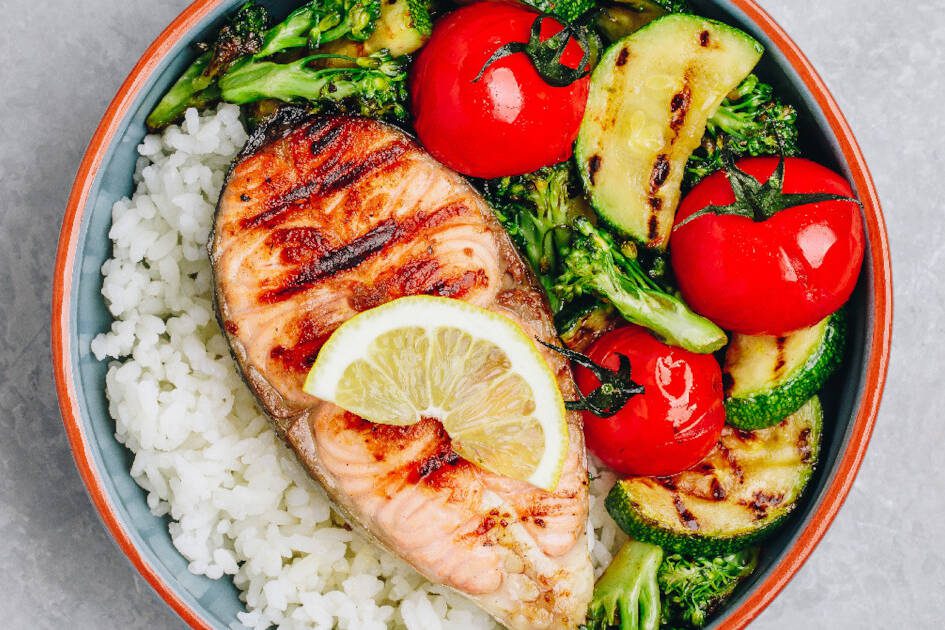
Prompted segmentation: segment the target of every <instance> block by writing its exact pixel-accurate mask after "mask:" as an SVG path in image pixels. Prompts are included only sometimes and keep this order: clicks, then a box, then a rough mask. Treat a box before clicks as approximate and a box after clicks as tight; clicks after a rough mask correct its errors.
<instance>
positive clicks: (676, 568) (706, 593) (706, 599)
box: [657, 548, 758, 628]
mask: <svg viewBox="0 0 945 630" xmlns="http://www.w3.org/2000/svg"><path fill="white" fill-rule="evenodd" d="M757 566H758V549H757V548H754V549H745V550H743V551H739V552H736V553H730V554H727V555H724V556H718V557H715V558H686V557H684V556H681V555H679V554H673V555H671V556H667V557H666V558H664V559H663V564H661V565H660V570H659V574H658V575H657V580H658V582H659V585H660V592H661V593H662V594H663V599H662V604H663V615H662V616H663V624H664V626H666V625H669V626H670V627H676V626H679V625H686V626H690V627H695V628H701V627H703V626H704V625H705V624H706V622H707V621H708V618H709V615H711V614H712V613H713V612H715V611H716V610H718V609H719V608H720V607H721V606H722V605H723V604H724V603H725V600H727V599H728V598H729V597H730V596H731V595H732V592H733V591H734V590H735V588H736V587H737V586H738V585H739V584H740V583H741V582H742V581H743V580H744V579H745V578H746V577H748V576H749V575H751V574H752V573H753V572H754V570H755V567H757Z"/></svg>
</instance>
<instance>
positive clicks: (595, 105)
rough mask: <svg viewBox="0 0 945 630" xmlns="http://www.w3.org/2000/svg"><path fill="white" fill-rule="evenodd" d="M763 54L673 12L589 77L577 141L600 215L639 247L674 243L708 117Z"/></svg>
mask: <svg viewBox="0 0 945 630" xmlns="http://www.w3.org/2000/svg"><path fill="white" fill-rule="evenodd" d="M763 52H764V48H762V46H761V44H759V43H758V42H757V41H755V40H754V39H752V38H751V37H749V36H748V35H746V34H745V33H743V32H742V31H740V30H738V29H736V28H733V27H731V26H728V25H726V24H722V23H720V22H715V21H713V20H709V19H706V18H702V17H698V16H695V15H686V14H674V15H668V16H666V17H663V18H660V19H658V20H656V21H654V22H651V23H650V24H649V25H647V26H645V27H644V28H642V29H640V30H639V31H637V32H636V33H634V34H633V35H630V36H629V37H626V38H624V39H621V40H619V41H618V42H616V43H615V44H614V45H613V46H611V47H610V48H609V49H608V50H607V52H605V53H604V56H603V58H602V59H601V61H600V63H599V64H598V65H597V68H596V69H595V70H594V73H593V74H592V75H591V87H590V95H589V97H588V101H587V109H586V110H585V113H584V119H583V121H582V123H581V129H580V131H579V132H578V138H577V142H576V143H575V156H576V158H577V163H578V166H579V167H580V168H579V170H580V171H581V176H582V178H583V179H584V185H585V187H586V189H587V191H588V193H589V196H590V199H591V203H592V205H593V206H594V209H595V210H596V211H597V213H598V215H600V217H601V219H603V220H604V221H605V222H606V223H608V224H610V226H611V227H612V228H614V229H615V230H617V231H619V232H621V233H622V234H624V235H626V236H628V237H631V238H634V239H636V240H638V241H640V242H641V243H644V244H646V245H648V246H650V247H654V248H658V249H665V248H666V245H667V243H668V242H669V234H670V230H671V229H672V226H673V219H674V218H675V216H676V206H677V205H678V204H679V196H680V186H681V184H682V179H683V174H684V172H685V167H686V162H687V161H688V160H689V156H690V155H691V154H692V152H693V150H695V148H696V147H698V146H699V143H700V141H701V140H702V136H703V134H704V133H705V127H706V122H707V121H708V119H709V116H711V115H712V114H713V113H714V112H715V110H716V109H718V107H719V105H720V104H721V103H722V100H723V99H724V98H725V97H726V95H727V94H728V93H729V92H731V91H732V90H733V89H734V88H736V87H737V86H738V85H739V84H740V83H741V82H742V80H743V79H744V78H745V77H746V76H748V74H749V73H751V71H752V69H753V68H754V67H755V64H757V63H758V60H759V59H761V55H762V53H763Z"/></svg>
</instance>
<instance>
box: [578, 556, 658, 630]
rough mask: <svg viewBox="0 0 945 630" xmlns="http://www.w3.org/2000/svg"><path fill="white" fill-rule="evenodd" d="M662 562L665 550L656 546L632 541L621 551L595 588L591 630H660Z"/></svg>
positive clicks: (591, 611) (589, 609) (589, 618)
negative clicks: (659, 581) (659, 578)
mask: <svg viewBox="0 0 945 630" xmlns="http://www.w3.org/2000/svg"><path fill="white" fill-rule="evenodd" d="M662 559H663V550H662V549H660V548H659V547H657V546H656V545H649V544H647V543H644V542H638V541H636V540H631V541H629V542H627V544H625V545H624V546H623V547H621V549H620V551H618V552H617V555H616V556H614V559H613V561H612V562H611V563H610V566H608V567H607V570H606V571H604V574H603V575H602V576H600V579H599V580H598V581H597V584H596V585H595V586H594V598H593V599H592V600H591V605H590V606H589V607H588V610H587V629H588V630H607V629H608V628H612V627H616V628H619V630H658V629H659V627H660V588H659V583H658V582H657V571H658V570H659V568H660V562H661V561H662Z"/></svg>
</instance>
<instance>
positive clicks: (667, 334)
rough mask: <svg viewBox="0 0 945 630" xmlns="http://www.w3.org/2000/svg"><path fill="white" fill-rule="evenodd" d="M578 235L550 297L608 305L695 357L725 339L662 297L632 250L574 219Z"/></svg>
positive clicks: (717, 330) (584, 221) (662, 292)
mask: <svg viewBox="0 0 945 630" xmlns="http://www.w3.org/2000/svg"><path fill="white" fill-rule="evenodd" d="M574 227H575V229H576V230H577V232H578V233H579V234H580V236H579V237H578V238H576V239H575V241H574V242H573V243H572V244H571V247H570V249H569V250H568V251H567V254H566V255H565V256H564V259H563V262H562V267H563V269H564V271H563V273H562V274H561V276H559V278H558V281H557V283H556V284H555V286H554V292H555V294H556V295H558V296H559V297H560V299H562V300H563V301H565V302H568V301H570V300H571V299H575V298H578V297H580V296H582V295H593V296H596V297H599V298H602V299H604V300H607V301H608V302H610V303H611V304H613V306H614V308H616V309H617V311H619V312H620V314H621V315H622V316H623V318H624V319H626V320H627V321H629V322H632V323H634V324H638V325H640V326H644V327H645V328H649V329H650V330H651V331H653V332H654V333H655V334H656V335H657V336H658V337H660V338H662V339H663V340H664V341H665V342H666V343H669V344H672V345H674V346H680V347H682V348H685V349H687V350H691V351H693V352H699V353H709V352H715V351H716V350H718V349H719V348H721V347H722V346H724V345H725V344H726V343H727V341H728V339H727V337H726V336H725V333H724V332H723V331H722V329H721V328H719V327H718V326H716V325H715V324H713V323H712V322H710V321H709V320H708V319H706V318H704V317H701V316H699V315H697V314H696V313H694V312H693V311H692V310H690V309H689V307H688V306H686V304H685V303H684V302H683V301H682V300H680V299H679V298H678V297H676V296H675V295H672V294H670V293H667V292H666V291H665V290H663V289H662V288H661V287H660V286H659V285H658V284H656V282H655V281H654V280H653V278H651V277H650V276H649V275H647V273H646V272H645V271H644V270H643V268H642V267H641V266H640V264H639V263H638V262H637V261H636V248H635V247H633V245H632V244H629V243H628V244H626V245H625V246H624V248H623V249H621V247H619V246H618V245H617V243H616V242H615V241H614V239H613V237H611V236H610V234H608V233H607V232H604V231H603V230H600V229H598V228H596V227H595V226H594V225H592V224H591V222H590V221H588V220H587V219H584V218H578V219H576V220H575V221H574Z"/></svg>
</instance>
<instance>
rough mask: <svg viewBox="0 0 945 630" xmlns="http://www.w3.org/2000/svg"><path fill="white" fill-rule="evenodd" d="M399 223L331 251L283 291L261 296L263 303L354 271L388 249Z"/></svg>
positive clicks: (382, 226) (386, 224)
mask: <svg viewBox="0 0 945 630" xmlns="http://www.w3.org/2000/svg"><path fill="white" fill-rule="evenodd" d="M397 232H398V227H397V223H396V222H395V221H392V220H387V221H384V222H382V223H380V224H379V225H378V226H377V227H375V228H374V229H372V230H371V231H369V232H367V233H366V234H364V235H362V236H359V237H357V238H356V239H354V240H353V241H351V242H350V243H348V244H346V245H342V246H341V247H338V248H336V249H333V250H330V251H329V252H327V253H326V254H325V255H324V256H321V257H319V258H317V259H315V260H313V261H312V262H311V263H309V264H307V265H305V266H304V267H302V269H301V270H300V271H299V272H298V273H296V274H295V275H293V276H292V277H291V278H289V280H288V281H287V282H286V283H285V284H284V285H283V286H282V287H280V288H279V289H275V290H271V291H266V292H265V293H263V295H262V296H261V300H262V301H263V302H267V303H272V302H279V301H282V300H284V299H287V298H289V297H291V296H293V295H295V294H296V293H299V292H300V291H304V290H305V289H306V288H307V287H309V286H310V285H312V284H313V283H315V282H318V281H319V280H322V279H323V278H327V277H328V276H332V275H334V274H336V273H338V272H339V271H345V270H347V269H353V268H354V267H357V266H358V265H360V264H361V263H362V262H363V261H364V260H365V259H366V258H368V256H371V255H372V254H376V253H377V252H379V251H381V250H382V249H384V246H386V245H387V244H388V243H389V242H390V241H391V240H393V239H394V237H395V236H396V235H397Z"/></svg>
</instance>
